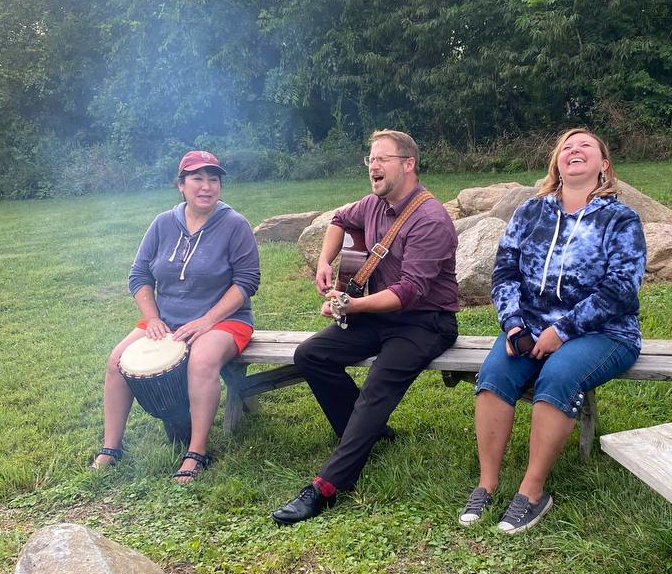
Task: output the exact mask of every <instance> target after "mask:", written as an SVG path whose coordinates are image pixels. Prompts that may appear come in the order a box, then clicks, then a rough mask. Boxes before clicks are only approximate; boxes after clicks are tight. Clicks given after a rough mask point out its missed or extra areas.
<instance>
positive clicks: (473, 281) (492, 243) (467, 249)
mask: <svg viewBox="0 0 672 574" xmlns="http://www.w3.org/2000/svg"><path fill="white" fill-rule="evenodd" d="M505 229H506V223H505V222H504V221H502V220H501V219H499V218H496V217H487V218H485V219H482V220H481V221H479V222H478V223H477V224H476V225H474V226H473V227H471V228H469V229H467V230H466V231H464V232H463V233H462V234H461V235H460V241H459V244H458V247H457V255H456V273H457V283H458V286H459V294H460V303H461V304H462V305H485V304H487V303H489V302H490V282H491V278H492V268H493V267H494V264H495V255H496V253H497V247H498V246H499V238H500V237H501V235H502V233H504V230H505Z"/></svg>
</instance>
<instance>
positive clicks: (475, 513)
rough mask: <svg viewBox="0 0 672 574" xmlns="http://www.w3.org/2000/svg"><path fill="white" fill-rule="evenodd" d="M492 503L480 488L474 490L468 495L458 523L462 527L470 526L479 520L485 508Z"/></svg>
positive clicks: (485, 491)
mask: <svg viewBox="0 0 672 574" xmlns="http://www.w3.org/2000/svg"><path fill="white" fill-rule="evenodd" d="M491 502H492V496H490V494H488V491H487V490H485V488H483V487H482V486H478V487H476V488H474V490H473V491H472V493H471V494H470V495H469V500H467V505H466V506H465V507H464V508H463V509H462V512H460V517H459V519H458V520H459V521H460V524H461V525H462V526H471V525H472V524H474V523H475V522H478V521H479V520H480V519H481V515H482V514H483V511H484V510H485V509H486V507H487V506H488V505H489V504H490V503H491Z"/></svg>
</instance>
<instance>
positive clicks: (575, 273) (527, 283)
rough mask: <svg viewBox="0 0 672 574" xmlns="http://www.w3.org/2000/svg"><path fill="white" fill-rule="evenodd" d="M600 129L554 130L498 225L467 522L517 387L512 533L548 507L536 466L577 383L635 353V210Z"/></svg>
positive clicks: (569, 416) (641, 259) (548, 452)
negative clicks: (523, 196) (526, 408)
mask: <svg viewBox="0 0 672 574" xmlns="http://www.w3.org/2000/svg"><path fill="white" fill-rule="evenodd" d="M616 193H617V180H616V178H615V176H614V172H613V169H612V165H611V160H610V158H609V152H608V150H607V148H606V146H605V144H604V142H602V140H600V138H598V137H597V136H596V135H595V134H593V133H591V132H589V131H587V130H584V129H573V130H569V131H567V132H565V133H564V134H562V135H561V136H560V138H559V139H558V143H557V145H556V147H555V150H554V151H553V154H552V156H551V160H550V163H549V169H548V175H547V176H546V178H545V179H544V182H543V184H542V186H541V189H540V191H539V193H537V195H536V197H533V198H532V199H529V200H528V201H526V202H524V203H523V204H522V205H520V206H519V207H518V209H517V210H516V212H515V213H514V214H513V217H512V218H511V221H510V222H509V224H508V226H507V228H506V232H505V233H504V236H503V237H502V239H501V241H500V245H499V250H498V252H497V258H496V261H495V267H494V271H493V275H492V299H493V302H494V304H495V307H496V309H497V314H498V318H499V322H500V324H501V326H502V333H501V334H500V335H499V337H498V338H497V340H496V342H495V344H494V345H493V348H492V350H491V352H490V354H489V355H488V357H487V359H486V360H485V362H484V363H483V366H482V368H481V371H480V373H479V374H478V384H477V386H476V394H477V395H478V396H477V399H476V417H475V427H476V436H477V440H478V455H479V462H480V467H481V475H480V479H479V484H478V487H477V488H476V489H474V491H473V492H472V494H471V496H470V497H469V500H468V502H467V505H466V506H465V508H464V509H463V510H462V512H461V513H460V517H459V521H460V523H461V524H463V525H470V524H473V523H474V522H477V521H478V520H479V519H480V518H481V515H482V512H483V510H484V509H485V508H486V507H487V506H488V505H489V504H490V502H491V501H492V494H493V492H494V491H495V489H496V487H497V484H498V482H499V472H500V468H501V462H502V458H503V455H504V450H505V448H506V444H507V442H508V439H509V436H510V434H511V428H512V426H513V417H514V408H515V404H516V402H517V401H518V399H520V398H521V396H522V395H523V394H524V393H525V391H526V390H527V389H528V388H530V387H531V386H532V385H534V396H533V403H534V406H533V409H532V424H531V432H530V455H529V464H528V467H527V470H526V473H525V476H524V478H523V481H522V483H521V484H520V486H519V488H518V492H517V493H516V494H515V496H514V497H513V500H512V501H511V503H510V505H509V507H508V509H507V510H506V512H505V513H504V515H503V516H502V519H501V521H500V522H499V524H498V528H499V529H500V530H502V531H504V532H507V533H511V534H513V533H516V532H520V531H523V530H526V529H528V528H531V527H532V526H534V525H535V524H536V523H537V522H538V521H539V519H540V518H541V517H542V516H543V515H544V514H545V513H546V512H548V510H549V509H550V508H551V506H552V504H553V499H552V498H551V496H550V494H548V493H547V492H544V490H543V487H544V483H545V481H546V477H547V476H548V473H549V472H550V469H551V467H552V465H553V463H554V462H555V459H556V458H557V456H558V455H559V454H560V452H561V451H562V449H563V447H564V445H565V442H566V440H567V438H568V437H569V434H570V433H571V431H572V428H573V427H574V423H575V421H576V418H577V417H578V415H579V413H580V411H581V407H582V405H583V401H584V399H585V395H586V393H587V392H588V391H590V390H592V389H594V388H595V387H597V386H598V385H601V384H603V383H605V382H607V381H609V380H610V379H611V378H613V377H615V376H617V375H618V374H619V373H622V372H624V371H626V370H627V369H628V368H630V367H631V366H632V365H633V364H634V362H635V361H636V360H637V357H638V355H639V351H640V347H641V334H640V328H639V321H638V314H639V299H638V292H639V287H640V285H641V282H642V278H643V276H644V267H645V263H646V244H645V241H644V233H643V231H642V225H641V222H640V220H639V217H638V216H637V214H636V213H635V212H634V211H633V210H632V209H630V208H629V207H627V206H625V205H624V204H622V203H620V202H619V201H618V199H617V197H616Z"/></svg>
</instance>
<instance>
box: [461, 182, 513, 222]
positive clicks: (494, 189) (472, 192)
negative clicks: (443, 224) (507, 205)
mask: <svg viewBox="0 0 672 574" xmlns="http://www.w3.org/2000/svg"><path fill="white" fill-rule="evenodd" d="M516 187H520V184H519V183H516V182H515V181H512V182H509V183H495V184H493V185H489V186H488V187H469V188H467V189H463V190H462V191H460V193H459V195H458V196H457V202H458V204H459V206H460V214H461V216H462V217H468V216H470V215H475V214H477V213H483V212H484V211H489V210H490V209H492V207H493V206H494V205H495V203H497V202H498V201H499V200H500V199H502V197H504V195H506V193H507V192H508V191H509V190H510V189H515V188H516Z"/></svg>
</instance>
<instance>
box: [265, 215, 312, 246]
mask: <svg viewBox="0 0 672 574" xmlns="http://www.w3.org/2000/svg"><path fill="white" fill-rule="evenodd" d="M321 213H322V212H321V211H307V212H305V213H288V214H286V215H276V216H274V217H269V218H268V219H264V220H263V221H262V222H261V223H260V224H259V225H257V226H256V227H255V228H254V237H255V238H256V240H257V243H262V242H264V241H291V242H292V243H294V242H295V241H296V240H297V239H298V238H299V236H300V235H301V232H302V231H303V230H304V229H305V228H306V226H307V225H310V223H311V222H312V221H313V220H314V219H315V218H316V217H317V216H318V215H320V214H321Z"/></svg>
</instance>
